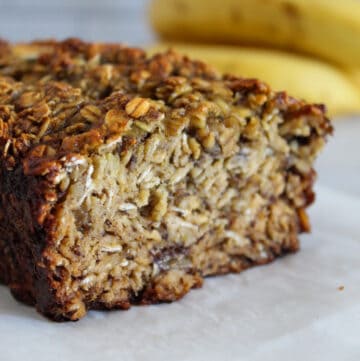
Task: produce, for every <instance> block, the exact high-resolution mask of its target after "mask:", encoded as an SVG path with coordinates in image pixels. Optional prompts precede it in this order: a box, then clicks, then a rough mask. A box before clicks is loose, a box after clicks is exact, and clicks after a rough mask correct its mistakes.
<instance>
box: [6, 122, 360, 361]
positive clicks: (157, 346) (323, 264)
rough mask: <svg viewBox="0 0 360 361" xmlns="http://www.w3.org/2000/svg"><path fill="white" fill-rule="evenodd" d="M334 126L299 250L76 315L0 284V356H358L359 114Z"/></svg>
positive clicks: (354, 359)
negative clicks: (47, 314) (175, 294)
mask: <svg viewBox="0 0 360 361" xmlns="http://www.w3.org/2000/svg"><path fill="white" fill-rule="evenodd" d="M336 126H337V130H336V135H335V137H334V138H333V140H332V141H331V142H330V144H329V146H328V148H327V149H326V150H325V152H324V154H323V156H322V157H321V159H320V160H319V162H318V167H317V168H318V169H319V171H320V172H319V173H320V175H319V183H318V186H317V192H318V199H317V203H316V205H315V206H313V207H312V208H311V211H310V213H311V220H312V225H313V233H312V234H311V235H306V236H302V237H301V240H302V249H301V251H300V252H299V253H297V254H295V255H291V256H287V257H284V258H282V259H279V260H277V261H276V262H275V263H272V264H270V265H267V266H264V267H258V268H254V269H251V270H249V271H246V272H243V273H241V274H238V275H229V276H224V277H218V278H212V279H207V280H206V282H205V285H204V287H203V288H202V289H200V290H194V291H192V292H191V293H190V294H189V295H187V296H186V297H185V298H184V299H183V300H182V301H180V302H178V303H173V304H170V305H165V304H164V305H158V306H148V307H134V308H132V309H131V310H129V311H113V312H90V313H89V315H88V316H87V317H86V318H85V319H83V320H81V321H79V322H77V323H65V324H56V323H52V322H49V321H47V320H46V319H44V318H43V317H41V316H40V315H38V314H37V313H36V312H35V311H34V310H33V309H32V308H30V307H26V306H23V305H21V304H19V303H17V302H15V301H14V300H13V299H12V297H11V296H10V295H9V292H8V290H7V289H6V288H5V287H0V345H1V354H0V359H1V360H6V361H12V360H27V361H32V360H34V361H35V360H36V361H42V360H44V361H52V360H65V361H66V360H75V361H82V360H87V361H96V360H128V361H130V360H157V361H161V360H171V361H177V360H206V361H212V360H221V361H222V360H224V361H225V360H237V361H238V360H246V361H255V360H266V361H271V360H274V361H275V360H276V361H282V360H291V361H297V360H299V361H300V360H301V361H304V360H342V361H350V360H351V361H358V360H360V343H359V335H360V283H359V280H360V222H359V214H360V192H359V189H358V184H360V168H359V166H360V142H359V140H358V139H359V137H360V119H357V120H356V119H354V120H352V121H351V120H347V121H345V120H344V121H341V120H339V121H338V122H336ZM340 286H344V290H342V291H340V290H339V289H338V287H340Z"/></svg>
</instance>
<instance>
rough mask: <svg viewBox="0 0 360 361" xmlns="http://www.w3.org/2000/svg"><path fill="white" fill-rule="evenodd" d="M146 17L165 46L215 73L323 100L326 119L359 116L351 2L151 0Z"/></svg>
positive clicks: (357, 23) (359, 60) (357, 35)
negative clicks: (205, 64) (210, 66)
mask: <svg viewBox="0 0 360 361" xmlns="http://www.w3.org/2000/svg"><path fill="white" fill-rule="evenodd" d="M150 18H151V22H152V24H153V27H154V29H155V30H156V31H157V33H158V34H159V35H160V37H161V38H162V39H164V40H166V41H170V42H171V43H170V45H171V46H170V47H173V48H174V49H178V50H179V51H181V52H184V53H187V54H188V55H189V56H191V57H196V58H199V59H202V60H204V61H207V62H208V63H210V64H213V65H214V66H215V67H217V68H218V69H219V70H220V71H222V72H230V73H235V74H237V75H241V76H250V77H256V78H260V79H262V80H265V81H267V82H268V83H269V84H270V85H271V86H272V87H273V88H275V89H277V90H284V89H286V90H287V91H289V93H291V94H293V95H295V96H298V97H302V98H304V99H306V100H308V101H312V102H324V103H326V104H327V105H328V108H329V110H330V113H332V114H344V113H355V112H357V113H360V1H358V0H342V1H339V0H286V1H284V0H267V1H264V0H153V1H152V3H151V6H150ZM178 41H181V42H183V43H182V44H178V43H174V42H178ZM184 42H187V43H194V42H196V43H203V44H224V45H226V44H231V45H236V46H233V47H227V46H224V45H223V46H217V45H201V46H200V45H189V44H186V43H184ZM249 45H251V46H257V47H258V46H263V49H262V50H261V49H259V48H248V47H244V46H249ZM166 47H167V48H168V47H169V43H165V44H162V45H161V44H160V45H159V46H158V48H159V49H160V48H162V49H164V48H166ZM279 49H281V51H280V50H279ZM289 52H290V54H289ZM295 52H296V53H302V54H305V55H302V56H301V55H296V54H295Z"/></svg>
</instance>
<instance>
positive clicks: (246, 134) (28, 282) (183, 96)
mask: <svg viewBox="0 0 360 361" xmlns="http://www.w3.org/2000/svg"><path fill="white" fill-rule="evenodd" d="M324 113H325V110H324V107H323V106H320V105H311V104H306V103H305V102H303V101H300V100H296V99H293V98H292V97H290V96H288V95H287V94H286V93H284V92H280V93H276V92H273V91H272V90H271V89H270V88H269V87H268V86H267V85H265V84H263V83H261V82H260V81H258V80H254V79H243V78H237V77H233V76H230V75H219V74H218V73H217V72H216V71H214V70H213V69H212V68H210V67H208V66H207V65H205V64H203V63H202V62H199V61H192V60H189V59H188V58H187V57H184V56H181V55H179V54H177V53H175V52H172V51H168V52H166V53H162V54H157V55H155V56H152V57H147V56H146V54H145V52H143V51H142V50H140V49H133V48H127V47H125V46H121V45H112V44H108V45H104V44H102V45H101V44H88V43H84V42H82V41H80V40H76V39H70V40H67V41H64V42H53V41H48V42H35V43H32V44H23V45H17V46H12V45H9V44H7V43H6V42H1V43H0V172H1V178H0V279H1V281H2V282H3V283H5V284H6V285H8V286H9V288H10V289H11V291H12V293H13V294H14V296H15V297H16V298H17V299H20V300H21V301H24V302H26V303H28V304H31V305H35V306H36V308H37V309H38V311H39V312H41V313H43V314H44V315H46V316H48V317H49V318H51V319H53V320H57V321H61V320H77V319H79V318H81V317H83V316H84V315H85V314H86V311H87V310H89V309H113V308H121V309H127V308H129V307H130V305H132V304H147V303H156V302H170V301H174V300H177V299H179V298H180V297H182V296H183V295H184V294H186V293H187V292H188V291H189V290H190V289H191V288H194V287H199V286H201V284H202V281H203V278H204V277H205V276H209V275H218V274H224V273H228V272H239V271H242V270H244V269H246V268H248V267H250V266H253V265H258V264H264V263H267V262H270V261H272V260H273V259H274V258H275V257H277V256H280V255H283V254H286V253H288V252H293V251H296V250H297V249H298V247H299V242H298V233H299V232H303V231H309V229H310V225H309V221H308V218H307V215H306V212H305V209H306V207H307V206H308V205H309V204H310V203H312V202H313V200H314V193H313V190H312V185H313V182H314V179H315V172H314V170H313V168H312V166H313V162H314V158H315V157H316V155H317V154H318V152H319V150H320V149H321V148H322V147H323V145H324V143H325V140H326V136H327V135H328V134H330V133H331V131H332V127H331V125H330V123H329V120H328V119H327V118H326V116H325V115H324Z"/></svg>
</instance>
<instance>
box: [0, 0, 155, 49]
mask: <svg viewBox="0 0 360 361" xmlns="http://www.w3.org/2000/svg"><path fill="white" fill-rule="evenodd" d="M147 3H148V1H147V0H100V1H99V0H62V1H59V0H56V1H51V0H48V1H46V0H30V1H29V0H0V36H1V37H2V38H5V39H8V40H11V41H29V40H33V39H36V38H49V37H54V38H57V39H62V38H67V37H72V36H77V37H81V38H84V39H86V40H91V41H95V40H97V41H113V42H116V41H120V40H121V41H123V42H128V43H132V44H136V45H143V44H146V43H147V42H149V41H151V40H152V39H153V36H152V35H151V29H150V27H149V26H148V22H147V21H146V20H147V19H146V11H145V10H144V9H145V6H146V5H147Z"/></svg>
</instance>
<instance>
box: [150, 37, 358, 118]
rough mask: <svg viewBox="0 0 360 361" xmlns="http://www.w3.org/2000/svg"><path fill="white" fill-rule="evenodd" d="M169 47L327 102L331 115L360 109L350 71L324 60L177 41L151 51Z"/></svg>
mask: <svg viewBox="0 0 360 361" xmlns="http://www.w3.org/2000/svg"><path fill="white" fill-rule="evenodd" d="M169 48H173V49H175V50H177V51H179V52H180V53H183V54H186V55H188V56H190V57H192V58H196V59H201V60H203V61H205V62H207V63H209V64H211V65H213V66H214V67H215V68H217V69H218V70H219V71H220V72H223V73H232V74H235V75H239V76H244V77H255V78H259V79H261V80H264V81H266V82H267V83H269V84H270V85H271V86H272V88H273V89H275V90H286V91H288V92H289V94H291V95H293V96H297V97H300V98H302V99H305V100H307V101H310V102H315V103H325V104H326V105H327V106H328V109H329V113H330V114H331V115H341V114H347V113H360V90H359V89H360V87H359V88H357V87H356V86H355V83H354V82H353V81H352V80H351V79H350V76H349V75H348V74H346V73H345V72H342V71H341V70H339V69H338V68H336V67H334V66H332V65H329V64H327V63H324V62H322V61H318V60H313V59H311V58H306V57H303V56H298V55H292V54H288V53H284V52H280V51H274V50H265V49H255V48H242V47H227V46H201V45H185V44H176V43H172V44H166V43H165V44H164V43H163V44H158V45H154V46H152V47H150V48H149V49H148V52H149V53H151V54H152V53H155V52H158V51H164V50H167V49H169Z"/></svg>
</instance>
